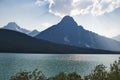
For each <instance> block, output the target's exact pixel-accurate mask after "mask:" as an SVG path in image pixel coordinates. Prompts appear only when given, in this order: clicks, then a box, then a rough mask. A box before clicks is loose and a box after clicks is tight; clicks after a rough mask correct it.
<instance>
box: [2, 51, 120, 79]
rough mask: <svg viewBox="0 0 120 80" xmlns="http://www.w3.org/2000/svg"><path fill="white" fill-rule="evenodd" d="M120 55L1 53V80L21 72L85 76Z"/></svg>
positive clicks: (108, 63)
mask: <svg viewBox="0 0 120 80" xmlns="http://www.w3.org/2000/svg"><path fill="white" fill-rule="evenodd" d="M118 57H120V55H105V54H104V55H93V54H86V55H84V54H15V53H14V54H13V53H0V80H9V78H10V76H12V75H14V74H15V73H17V72H19V71H20V70H28V71H33V70H34V69H36V68H37V69H39V70H41V71H42V72H43V73H44V74H45V76H47V77H50V76H54V75H56V74H58V73H59V72H62V71H64V72H66V73H70V72H77V73H78V74H80V75H82V76H84V75H87V74H89V73H90V72H91V70H93V69H94V67H95V66H96V65H98V64H104V65H106V66H109V65H110V63H112V62H113V61H114V60H118Z"/></svg>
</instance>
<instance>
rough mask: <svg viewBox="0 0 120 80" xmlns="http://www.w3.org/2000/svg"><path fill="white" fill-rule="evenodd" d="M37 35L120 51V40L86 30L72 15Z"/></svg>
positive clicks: (43, 37) (72, 43)
mask: <svg viewBox="0 0 120 80" xmlns="http://www.w3.org/2000/svg"><path fill="white" fill-rule="evenodd" d="M35 37H36V38H38V39H43V40H48V41H51V42H55V43H61V44H67V45H72V46H77V47H87V48H95V49H102V50H113V51H120V42H118V41H115V40H112V39H110V38H106V37H104V36H100V35H98V34H96V33H94V32H91V31H88V30H85V29H84V28H83V27H82V26H79V25H78V24H77V23H76V22H75V21H74V19H73V18H72V17H70V16H65V17H64V18H63V19H62V20H61V21H60V22H59V23H58V24H56V25H53V26H51V27H50V28H48V29H46V30H44V31H42V32H41V33H39V34H38V35H37V36H35Z"/></svg>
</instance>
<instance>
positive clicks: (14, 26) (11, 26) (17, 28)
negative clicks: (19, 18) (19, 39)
mask: <svg viewBox="0 0 120 80" xmlns="http://www.w3.org/2000/svg"><path fill="white" fill-rule="evenodd" d="M3 29H9V30H13V31H18V32H21V33H25V34H28V33H29V32H30V31H29V30H26V29H23V28H21V27H20V26H18V25H17V24H16V23H15V22H9V23H8V24H7V25H6V26H4V27H3Z"/></svg>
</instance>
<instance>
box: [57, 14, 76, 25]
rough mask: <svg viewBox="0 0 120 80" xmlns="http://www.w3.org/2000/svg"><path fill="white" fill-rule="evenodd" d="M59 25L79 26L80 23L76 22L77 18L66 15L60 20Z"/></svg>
mask: <svg viewBox="0 0 120 80" xmlns="http://www.w3.org/2000/svg"><path fill="white" fill-rule="evenodd" d="M59 25H64V26H68V27H69V26H78V24H77V23H76V22H75V20H74V19H73V18H72V17H71V16H65V17H63V19H62V20H61V21H60V23H59Z"/></svg>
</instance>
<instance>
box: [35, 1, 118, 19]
mask: <svg viewBox="0 0 120 80" xmlns="http://www.w3.org/2000/svg"><path fill="white" fill-rule="evenodd" d="M42 1H43V2H44V1H48V2H49V12H50V13H53V14H54V15H57V16H60V17H63V16H65V15H80V14H81V15H84V14H92V15H93V16H98V15H103V14H105V13H109V12H112V11H114V10H115V9H116V8H119V7H120V0H37V2H38V3H37V4H39V5H40V4H41V3H42Z"/></svg>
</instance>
